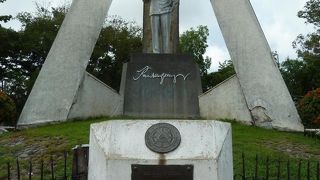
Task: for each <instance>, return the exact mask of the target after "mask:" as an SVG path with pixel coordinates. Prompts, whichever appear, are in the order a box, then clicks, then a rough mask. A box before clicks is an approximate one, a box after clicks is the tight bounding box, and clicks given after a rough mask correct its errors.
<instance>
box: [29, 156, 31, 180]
mask: <svg viewBox="0 0 320 180" xmlns="http://www.w3.org/2000/svg"><path fill="white" fill-rule="evenodd" d="M31 176H32V162H31V160H30V161H29V180H31V179H32V177H31Z"/></svg>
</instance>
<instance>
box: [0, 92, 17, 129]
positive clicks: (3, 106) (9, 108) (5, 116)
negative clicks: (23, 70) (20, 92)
mask: <svg viewBox="0 0 320 180" xmlns="http://www.w3.org/2000/svg"><path fill="white" fill-rule="evenodd" d="M16 116H17V112H16V105H15V103H14V101H13V100H12V99H11V98H10V97H9V96H8V95H6V94H5V93H4V92H2V91H0V125H1V124H3V125H14V124H15V121H16Z"/></svg>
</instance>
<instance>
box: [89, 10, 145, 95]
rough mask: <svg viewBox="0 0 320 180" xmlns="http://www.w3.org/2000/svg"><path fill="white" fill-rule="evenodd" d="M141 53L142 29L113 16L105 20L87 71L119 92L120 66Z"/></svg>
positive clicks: (133, 23)
mask: <svg viewBox="0 0 320 180" xmlns="http://www.w3.org/2000/svg"><path fill="white" fill-rule="evenodd" d="M141 51H142V29H141V27H139V26H137V25H136V23H135V22H127V21H125V20H123V19H121V18H120V17H117V16H113V17H109V18H107V19H106V22H105V26H104V27H103V28H102V30H101V33H100V37H99V39H98V41H97V44H96V46H95V49H94V51H93V54H92V57H91V59H90V61H89V64H88V67H87V71H88V72H90V73H92V74H93V75H95V76H96V77H97V78H99V79H100V80H101V81H103V82H104V83H106V84H108V85H109V86H111V87H112V88H114V89H116V90H119V88H120V81H121V73H122V65H123V63H125V62H127V61H129V59H130V54H131V53H138V52H141Z"/></svg>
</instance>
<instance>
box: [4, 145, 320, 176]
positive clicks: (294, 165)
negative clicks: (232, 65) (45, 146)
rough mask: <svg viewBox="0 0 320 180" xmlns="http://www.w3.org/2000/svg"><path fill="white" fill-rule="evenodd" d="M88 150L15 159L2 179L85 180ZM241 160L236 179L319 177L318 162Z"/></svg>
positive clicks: (236, 170) (319, 163)
mask: <svg viewBox="0 0 320 180" xmlns="http://www.w3.org/2000/svg"><path fill="white" fill-rule="evenodd" d="M88 152H89V148H88V147H77V148H75V149H74V151H73V157H70V156H69V154H68V153H67V152H65V153H64V154H63V155H62V159H61V158H60V159H59V158H58V157H57V156H51V158H50V159H49V160H48V162H45V161H43V160H41V161H40V163H38V164H36V163H35V164H33V163H32V162H31V161H28V162H25V161H20V160H19V159H16V161H15V162H14V163H13V162H11V163H9V162H8V163H7V164H6V168H7V169H6V171H7V172H6V176H4V177H2V178H1V177H0V179H8V180H13V179H17V180H22V179H29V180H31V179H41V180H43V179H51V180H67V179H72V180H86V179H87V176H88V155H89V154H88ZM68 157H69V158H68ZM58 159H59V161H60V162H58ZM70 159H71V161H70ZM239 159H240V161H239V162H238V163H237V162H235V163H234V179H235V180H280V179H284V180H320V162H319V161H308V160H298V161H297V160H281V159H273V158H270V157H259V156H258V155H256V156H255V157H254V158H252V157H246V156H245V154H244V153H243V154H242V155H241V158H239ZM68 163H70V164H68ZM70 167H71V169H70Z"/></svg>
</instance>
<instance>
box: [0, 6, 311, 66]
mask: <svg viewBox="0 0 320 180" xmlns="http://www.w3.org/2000/svg"><path fill="white" fill-rule="evenodd" d="M306 1H307V0H251V3H252V5H253V8H254V9H255V12H256V14H257V17H258V19H259V21H260V24H261V26H262V29H263V31H264V33H265V35H266V37H267V40H268V42H269V44H270V47H271V49H272V51H277V52H278V53H279V55H280V60H284V59H285V58H286V57H290V58H296V53H295V50H294V49H293V48H292V45H291V44H292V42H293V41H294V40H295V38H296V37H297V35H299V34H301V33H302V34H306V33H308V32H311V31H312V30H313V27H312V26H311V25H306V24H305V23H304V20H303V19H299V18H298V17H297V12H298V11H299V10H301V9H302V8H303V6H304V5H305V3H306ZM35 2H39V3H40V4H43V5H45V6H59V5H63V4H66V3H70V2H71V0H7V1H6V2H5V3H2V4H0V15H3V14H11V15H16V14H17V13H19V12H23V11H27V12H34V11H35ZM48 2H50V3H48ZM109 15H119V16H121V17H122V18H124V19H126V20H133V21H136V22H137V23H138V24H139V25H142V0H114V1H113V3H112V5H111V7H110V10H109ZM199 25H207V26H208V27H209V30H210V35H209V39H208V44H209V47H208V49H207V52H206V55H208V56H209V57H211V58H212V67H211V70H216V69H217V67H218V64H219V62H221V61H223V60H226V59H230V56H229V53H228V50H227V48H226V45H225V43H224V40H223V37H222V35H221V31H220V29H219V27H218V24H217V20H216V18H215V15H214V13H213V10H212V6H211V4H210V1H209V0H180V33H182V32H184V31H185V30H187V29H189V28H191V27H197V26H199ZM4 26H6V27H8V26H10V27H12V28H14V29H19V28H20V24H19V23H18V22H17V21H10V22H9V23H7V24H5V25H4Z"/></svg>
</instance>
